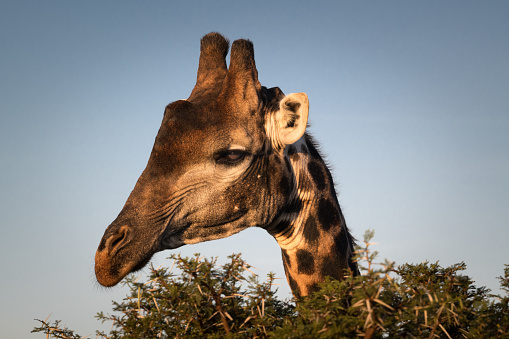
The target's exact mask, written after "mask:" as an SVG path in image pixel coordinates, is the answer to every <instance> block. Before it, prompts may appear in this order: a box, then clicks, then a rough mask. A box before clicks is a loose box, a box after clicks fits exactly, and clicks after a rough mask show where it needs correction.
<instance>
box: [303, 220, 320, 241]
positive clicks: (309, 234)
mask: <svg viewBox="0 0 509 339" xmlns="http://www.w3.org/2000/svg"><path fill="white" fill-rule="evenodd" d="M303 234H304V238H305V239H306V240H307V241H308V242H309V243H311V244H315V243H316V241H317V240H318V238H319V237H320V230H319V229H318V225H317V223H316V218H315V217H314V216H312V215H310V216H309V217H308V219H307V220H306V223H305V225H304V232H303Z"/></svg>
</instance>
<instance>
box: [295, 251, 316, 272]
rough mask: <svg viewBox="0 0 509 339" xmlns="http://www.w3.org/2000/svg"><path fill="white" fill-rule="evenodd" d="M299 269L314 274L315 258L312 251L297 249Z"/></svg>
mask: <svg viewBox="0 0 509 339" xmlns="http://www.w3.org/2000/svg"><path fill="white" fill-rule="evenodd" d="M297 270H298V272H299V273H303V274H308V275H310V274H313V273H314V272H315V259H314V258H313V255H312V254H311V252H309V251H307V250H300V249H299V250H297Z"/></svg>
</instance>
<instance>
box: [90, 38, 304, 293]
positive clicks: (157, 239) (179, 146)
mask: <svg viewBox="0 0 509 339" xmlns="http://www.w3.org/2000/svg"><path fill="white" fill-rule="evenodd" d="M228 49H229V43H228V41H227V40H226V39H225V38H224V37H222V36H221V35H219V34H217V33H210V34H208V35H206V36H205V37H203V39H202V40H201V53H200V61H199V67H198V75H197V82H196V85H195V87H194V89H193V91H192V93H191V95H190V97H189V98H188V99H187V100H178V101H175V102H173V103H171V104H169V105H168V106H167V107H166V109H165V112H164V117H163V121H162V123H161V127H160V129H159V132H158V134H157V136H156V139H155V143H154V147H153V149H152V153H151V155H150V158H149V160H148V164H147V167H146V168H145V170H144V171H143V173H142V174H141V176H140V178H139V179H138V182H137V183H136V185H135V187H134V189H133V191H132V193H131V194H130V196H129V198H128V199H127V202H126V203H125V206H124V208H123V209H122V210H121V212H120V214H119V215H118V217H117V218H116V219H115V220H114V221H113V223H112V224H111V225H110V226H109V227H108V228H107V229H106V231H105V233H104V236H103V237H102V240H101V242H100V244H99V247H98V249H97V252H96V257H95V272H96V277H97V280H98V282H99V283H100V284H102V285H104V286H113V285H115V284H117V283H118V282H119V281H120V280H121V279H122V278H123V277H124V276H126V275H127V274H128V273H130V272H133V271H136V270H138V269H141V268H142V267H143V266H145V265H146V264H147V262H148V261H149V260H150V258H151V257H152V255H153V254H154V253H156V252H158V251H162V250H165V249H173V248H177V247H180V246H182V245H185V244H194V243H198V242H203V241H208V240H213V239H219V238H224V237H227V236H230V235H232V234H234V233H237V232H239V231H241V230H243V229H245V228H247V227H251V226H259V227H268V226H270V225H271V224H272V223H273V222H274V221H275V220H276V218H277V217H278V215H280V214H281V213H282V210H283V209H284V208H285V206H286V205H287V204H288V201H289V197H290V196H291V194H292V188H293V186H294V185H293V181H294V180H295V179H294V176H293V174H292V169H291V166H290V164H289V162H288V160H286V158H285V156H284V149H285V147H286V146H287V145H289V144H292V143H294V142H296V141H297V140H299V139H300V138H301V137H302V136H303V135H304V133H305V129H306V124H307V116H308V107H309V105H308V99H307V96H306V94H304V93H297V94H289V95H286V96H285V95H284V94H283V92H282V91H281V90H280V89H279V88H277V87H276V88H270V89H267V88H265V87H263V86H261V85H260V83H259V81H258V73H257V70H256V66H255V61H254V52H253V45H252V43H251V42H250V41H248V40H236V41H235V42H233V44H232V48H231V56H230V65H229V67H228V68H227V66H226V60H225V58H226V55H227V53H228Z"/></svg>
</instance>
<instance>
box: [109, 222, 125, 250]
mask: <svg viewBox="0 0 509 339" xmlns="http://www.w3.org/2000/svg"><path fill="white" fill-rule="evenodd" d="M127 231H128V227H127V226H122V227H120V229H119V230H118V231H117V232H116V233H115V234H113V235H112V236H111V237H110V238H109V239H108V240H107V245H106V247H107V248H108V250H109V251H116V250H118V248H119V247H120V246H121V245H122V243H123V242H124V240H125V239H126V238H127Z"/></svg>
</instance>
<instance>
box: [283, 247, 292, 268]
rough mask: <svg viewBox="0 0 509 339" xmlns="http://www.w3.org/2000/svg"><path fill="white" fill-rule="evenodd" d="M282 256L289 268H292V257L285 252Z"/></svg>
mask: <svg viewBox="0 0 509 339" xmlns="http://www.w3.org/2000/svg"><path fill="white" fill-rule="evenodd" d="M281 254H282V255H283V262H284V263H285V264H286V266H287V267H288V268H291V267H292V263H291V261H290V257H289V256H288V253H286V251H285V250H282V251H281Z"/></svg>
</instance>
